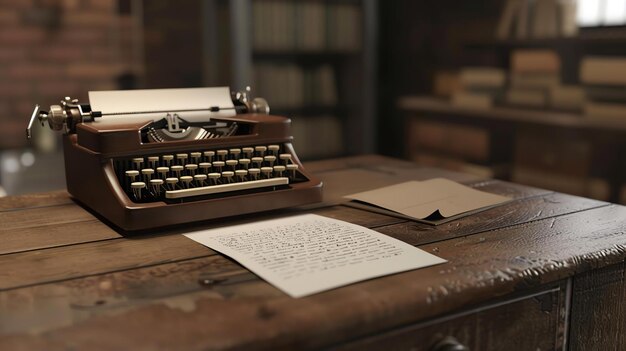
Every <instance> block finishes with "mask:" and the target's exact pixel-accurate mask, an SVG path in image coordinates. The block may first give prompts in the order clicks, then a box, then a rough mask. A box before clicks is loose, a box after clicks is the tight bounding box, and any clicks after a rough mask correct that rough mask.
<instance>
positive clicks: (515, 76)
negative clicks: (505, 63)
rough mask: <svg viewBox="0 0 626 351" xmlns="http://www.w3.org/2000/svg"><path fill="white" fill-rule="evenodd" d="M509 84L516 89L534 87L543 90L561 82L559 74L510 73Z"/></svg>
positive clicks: (530, 88)
mask: <svg viewBox="0 0 626 351" xmlns="http://www.w3.org/2000/svg"><path fill="white" fill-rule="evenodd" d="M509 79H510V86H511V88H517V89H528V90H532V89H536V90H542V91H545V90H547V89H551V88H553V87H555V86H558V85H559V84H561V77H560V75H559V74H551V73H543V74H542V73H526V74H519V73H515V72H513V73H511V77H510V78H509Z"/></svg>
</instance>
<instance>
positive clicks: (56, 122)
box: [40, 105, 67, 130]
mask: <svg viewBox="0 0 626 351" xmlns="http://www.w3.org/2000/svg"><path fill="white" fill-rule="evenodd" d="M40 116H41V117H40V121H41V123H44V121H46V120H47V121H48V125H49V126H50V128H52V130H63V127H64V126H65V125H66V122H67V113H66V112H65V110H64V109H63V108H62V107H61V106H59V105H52V106H50V112H48V115H40Z"/></svg>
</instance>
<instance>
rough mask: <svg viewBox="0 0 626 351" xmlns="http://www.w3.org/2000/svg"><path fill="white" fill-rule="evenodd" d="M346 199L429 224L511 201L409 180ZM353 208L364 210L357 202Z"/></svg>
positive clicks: (437, 181) (444, 182)
mask: <svg viewBox="0 0 626 351" xmlns="http://www.w3.org/2000/svg"><path fill="white" fill-rule="evenodd" d="M345 197H346V198H349V199H352V200H357V201H360V202H362V203H367V204H371V205H374V206H377V207H372V206H369V207H368V209H370V210H381V212H385V213H388V214H393V213H395V214H400V215H403V216H405V217H408V218H412V219H417V220H419V221H423V222H426V223H430V224H441V223H445V222H448V221H450V220H453V219H456V218H459V217H461V216H464V215H469V214H472V213H476V212H478V211H482V210H486V209H488V208H491V207H493V206H496V205H500V204H502V203H505V202H507V201H510V200H511V199H510V198H508V197H506V196H501V195H496V194H491V193H487V192H484V191H480V190H476V189H473V188H470V187H468V186H465V185H463V184H459V183H457V182H454V181H451V180H448V179H444V178H433V179H429V180H425V181H421V182H420V181H410V182H405V183H400V184H395V185H391V186H387V187H383V188H378V189H374V190H370V191H364V192H361V193H357V194H352V195H347V196H345ZM353 205H355V206H356V207H362V206H360V205H358V203H356V204H353ZM366 206H367V205H366Z"/></svg>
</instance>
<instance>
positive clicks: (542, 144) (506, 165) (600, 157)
mask: <svg viewBox="0 0 626 351" xmlns="http://www.w3.org/2000/svg"><path fill="white" fill-rule="evenodd" d="M397 104H398V108H399V109H400V110H401V111H403V113H404V115H405V121H406V135H405V138H406V145H407V149H406V155H405V156H406V157H407V158H409V159H412V160H415V161H418V162H419V161H426V162H422V163H424V164H426V163H427V162H429V161H430V164H431V165H438V166H440V167H445V168H451V169H455V170H459V171H465V172H471V173H476V174H479V175H483V176H488V177H497V178H502V179H507V180H513V181H515V182H517V183H522V184H529V185H533V186H537V187H542V188H547V189H553V190H557V191H562V192H567V193H572V194H575V195H580V196H585V197H591V198H597V199H600V200H605V201H607V200H608V201H611V202H615V203H626V184H625V183H624V179H625V176H626V166H625V164H624V161H623V156H622V155H624V153H625V152H626V143H625V140H626V138H625V136H626V124H624V123H621V122H620V121H609V120H597V119H589V118H585V117H583V116H582V115H580V114H576V113H571V112H558V111H544V110H530V109H526V108H516V107H506V106H496V107H493V108H490V109H486V110H478V109H468V108H462V107H457V106H453V105H452V104H450V103H449V102H448V101H446V100H444V99H438V98H433V97H417V96H410V97H403V98H400V99H399V100H398V101H397ZM433 126H434V128H433ZM437 126H440V127H439V129H437ZM429 127H430V130H427V131H428V132H429V133H428V135H425V133H424V129H425V128H429ZM455 130H460V133H457V134H454V131H455ZM438 132H439V133H438ZM472 136H474V137H473V138H472ZM455 143H456V144H457V146H458V147H456V149H455V148H454V145H455ZM464 143H465V144H464ZM480 146H483V147H480ZM424 155H426V156H429V157H430V160H429V159H427V158H426V157H425V156H424ZM433 162H439V163H433Z"/></svg>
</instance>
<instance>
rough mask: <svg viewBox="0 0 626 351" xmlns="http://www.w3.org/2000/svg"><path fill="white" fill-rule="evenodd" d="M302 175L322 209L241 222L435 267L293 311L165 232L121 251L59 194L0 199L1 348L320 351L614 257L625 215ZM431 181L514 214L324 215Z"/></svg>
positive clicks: (393, 166)
mask: <svg viewBox="0 0 626 351" xmlns="http://www.w3.org/2000/svg"><path fill="white" fill-rule="evenodd" d="M305 167H307V168H308V169H311V170H312V171H314V173H316V174H317V175H319V176H320V178H322V179H323V180H324V181H325V182H326V186H327V190H328V191H327V198H326V202H325V203H324V204H320V205H317V206H310V207H309V208H306V209H290V210H284V211H274V212H272V213H269V214H267V213H266V214H260V215H254V216H245V218H243V219H245V220H251V219H257V218H266V217H268V216H274V215H284V214H292V213H295V212H302V211H306V212H312V213H317V214H320V215H324V216H329V217H333V218H338V219H342V220H346V221H349V222H352V223H356V224H359V225H363V226H366V227H369V228H373V229H375V230H377V231H380V232H382V233H385V234H388V235H391V236H393V237H395V238H398V239H400V240H403V241H405V242H408V243H410V244H412V245H416V246H419V247H420V248H422V249H424V250H426V251H429V252H433V253H435V254H437V255H439V256H441V257H443V258H445V259H447V260H449V262H448V263H446V264H443V265H438V266H433V267H428V268H424V269H418V270H414V271H409V272H405V273H400V274H395V275H391V276H387V277H383V278H378V279H373V280H369V281H365V282H361V283H357V284H353V285H350V286H347V287H343V288H339V289H335V290H331V291H327V292H324V293H320V294H316V295H313V296H310V297H306V298H301V299H293V298H290V297H288V296H287V295H286V294H284V293H282V292H281V291H279V290H277V289H276V288H274V287H272V286H271V285H269V284H268V283H266V282H264V281H262V280H260V279H259V278H258V277H257V276H255V275H253V274H251V273H250V272H249V271H248V270H246V269H244V268H242V267H241V266H240V265H238V264H237V263H235V262H234V261H232V260H230V259H228V258H225V257H224V256H222V255H220V254H217V253H216V252H214V251H212V250H210V249H208V248H206V247H204V246H202V245H200V244H198V243H196V242H194V241H192V240H190V239H187V238H185V237H183V236H181V235H178V233H173V232H172V231H160V232H155V233H154V234H153V235H142V236H135V237H124V236H122V235H120V234H119V233H117V232H116V231H114V230H112V229H110V228H109V227H108V226H106V225H105V224H103V223H101V222H100V221H99V220H97V219H96V218H95V217H93V216H92V215H91V214H90V213H89V212H87V211H85V210H84V209H83V208H81V207H79V206H78V205H76V204H75V203H73V202H72V200H71V199H70V198H69V197H68V195H67V193H65V192H62V191H61V192H53V193H45V194H35V195H28V196H19V197H7V198H2V199H0V223H1V226H0V243H1V244H0V267H1V268H0V349H2V350H21V349H46V350H57V349H63V350H66V349H89V350H98V349H178V350H200V349H202V350H204V349H226V348H237V349H244V348H245V349H247V348H250V347H253V346H254V347H256V348H266V349H276V348H293V349H296V348H297V349H304V348H319V347H327V346H333V345H337V344H339V343H341V342H342V341H345V340H356V339H359V338H362V337H366V336H368V335H371V334H374V333H378V332H381V331H385V330H391V329H393V328H398V327H400V326H403V325H407V324H410V323H415V322H419V321H425V320H428V319H432V318H435V317H437V316H441V315H443V314H447V313H451V312H453V311H458V310H462V309H465V308H469V307H471V306H477V305H480V304H483V303H485V302H487V301H490V300H493V299H495V298H498V297H502V296H506V295H510V294H515V293H520V292H524V291H527V290H529V289H532V288H533V287H536V286H538V285H540V284H547V283H551V282H556V281H559V280H562V279H564V278H567V277H570V276H572V275H574V274H580V273H581V272H585V271H589V270H591V269H596V268H598V267H604V266H608V265H611V264H613V263H618V262H622V261H624V259H625V258H626V207H623V206H619V205H612V204H609V203H605V202H600V201H595V200H590V199H585V198H580V197H576V196H570V195H565V194H560V193H554V192H550V191H546V190H541V189H536V188H530V187H525V186H521V185H516V184H511V183H507V182H502V181H495V180H479V179H476V178H473V177H472V176H467V175H463V174H458V173H450V172H445V171H438V170H434V169H427V168H417V167H416V166H414V165H412V164H410V163H406V162H403V161H398V160H393V159H388V158H383V157H379V156H362V157H355V158H346V159H338V160H329V161H321V162H314V163H310V164H307V165H305ZM433 176H446V177H450V178H452V179H455V180H457V181H461V182H465V183H468V184H470V185H472V186H474V187H476V188H478V189H481V190H484V191H489V192H493V193H498V194H503V195H507V196H511V197H513V198H515V200H514V201H512V202H510V203H507V204H505V205H502V206H499V207H496V208H493V209H490V210H487V211H484V212H481V213H478V214H475V215H472V216H469V217H465V218H463V219H460V220H457V221H453V222H450V223H448V224H444V225H440V226H437V227H433V226H429V225H424V224H420V223H416V222H410V221H406V220H403V219H399V218H395V217H388V216H384V215H380V214H374V213H369V212H366V211H362V210H357V209H354V208H350V207H347V206H345V205H341V204H338V202H339V201H340V200H339V195H341V194H342V193H348V192H352V191H354V190H364V189H367V188H371V187H377V186H381V185H386V184H391V183H395V182H398V181H401V180H406V179H426V178H431V177H433ZM237 220H241V218H238V219H237ZM233 222H235V220H234V219H231V220H229V219H225V220H222V221H219V222H218V223H209V224H199V225H194V226H189V227H187V228H183V230H184V229H192V228H193V229H200V228H204V227H211V226H221V225H226V224H230V223H233Z"/></svg>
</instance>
